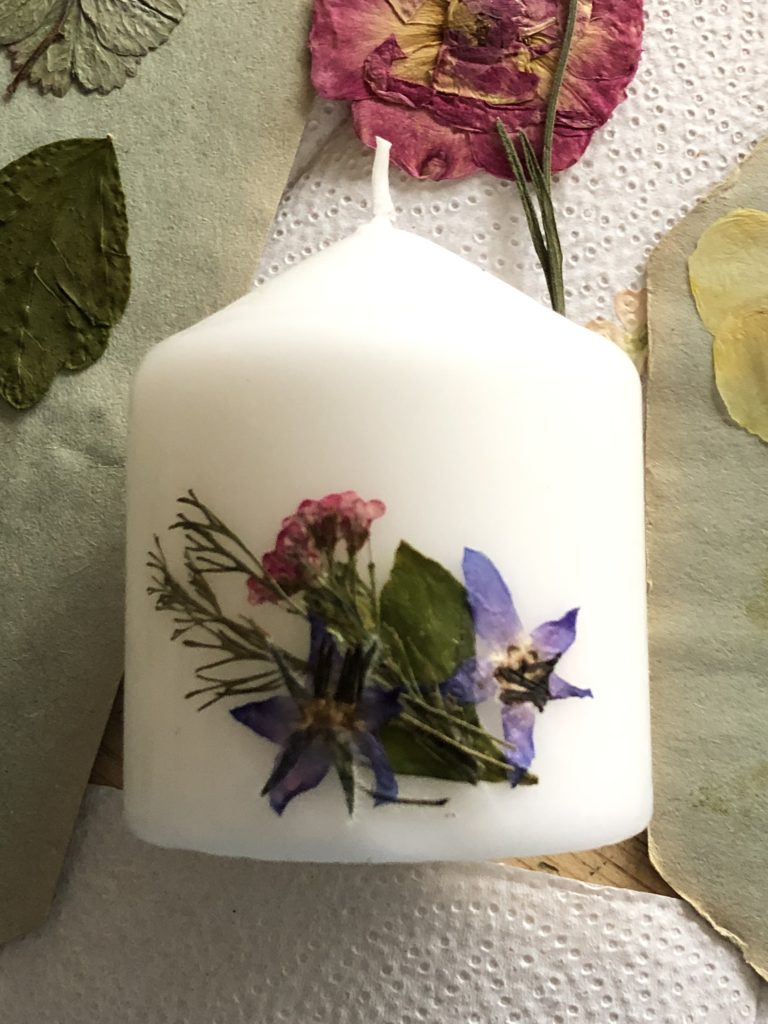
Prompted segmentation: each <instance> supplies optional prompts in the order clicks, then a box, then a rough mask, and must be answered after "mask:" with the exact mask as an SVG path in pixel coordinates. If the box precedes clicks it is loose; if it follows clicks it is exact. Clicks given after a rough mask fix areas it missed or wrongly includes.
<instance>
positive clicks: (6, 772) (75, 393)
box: [0, 0, 309, 940]
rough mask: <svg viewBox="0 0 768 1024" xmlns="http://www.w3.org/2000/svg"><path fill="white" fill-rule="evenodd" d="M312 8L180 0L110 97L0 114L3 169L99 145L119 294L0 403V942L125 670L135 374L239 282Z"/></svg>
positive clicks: (48, 848) (293, 122) (21, 99)
mask: <svg viewBox="0 0 768 1024" xmlns="http://www.w3.org/2000/svg"><path fill="white" fill-rule="evenodd" d="M308 7H309V4H308V2H307V0H289V2H285V3H282V4H280V5H278V6H277V7H275V6H274V5H272V4H269V3H267V0H204V2H198V3H195V4H192V5H190V10H189V12H188V14H187V16H186V17H185V18H184V20H183V21H182V23H181V24H180V25H179V26H178V28H177V29H176V30H175V31H174V33H173V36H172V37H171V39H170V40H169V41H168V42H167V43H166V44H165V45H164V46H163V47H161V48H160V49H159V50H158V51H157V52H156V53H154V54H153V55H152V57H151V59H147V60H146V61H145V62H144V63H143V65H142V68H141V73H140V74H139V75H138V76H137V77H136V79H135V80H132V81H129V82H128V83H127V84H126V85H125V87H124V88H123V89H121V90H119V91H117V92H115V93H113V94H111V95H110V96H108V97H104V98H101V97H94V96H87V95H84V94H82V93H81V92H78V91H77V90H76V89H71V90H70V91H69V93H68V94H67V95H66V96H65V97H64V98H63V99H57V98H55V97H53V96H41V95H40V94H39V93H38V92H37V91H36V90H34V89H32V88H30V87H28V86H23V87H21V88H20V89H19V90H18V92H17V94H16V96H15V97H14V99H13V101H12V102H11V103H9V104H8V105H7V107H6V108H5V109H4V110H3V111H2V123H3V130H2V140H1V141H0V166H2V165H4V164H6V163H8V162H10V161H11V160H14V159H16V158H18V157H20V156H21V155H22V154H23V153H26V152H28V151H29V150H31V149H33V148H35V147H37V146H40V145H42V144H45V143H49V142H54V141H56V140H57V139H64V138H70V137H77V136H82V135H87V136H94V137H97V136H101V137H103V136H106V135H108V134H110V135H112V136H113V139H114V145H115V149H116V151H117V154H118V158H119V160H120V168H121V174H122V179H123V186H124V189H125V193H126V200H127V208H128V217H129V222H130V243H129V247H130V253H131V257H132V260H133V292H132V296H131V301H130V303H129V305H128V309H127V311H126V314H125V317H124V319H123V320H122V322H121V323H120V324H119V326H118V327H117V328H116V329H115V331H114V332H113V335H112V339H111V342H110V345H109V348H108V350H107V352H106V354H105V355H104V357H103V358H102V359H101V360H100V362H99V363H98V364H97V365H95V366H93V367H92V368H91V369H89V370H87V371H86V372H84V373H82V374H77V375H71V376H70V375H67V376H66V377H62V376H59V377H58V378H57V379H56V381H55V382H54V384H53V386H52V388H51V392H50V393H49V394H48V395H47V396H46V398H45V399H44V400H43V401H42V402H41V403H40V405H39V406H37V407H36V408H35V409H33V410H31V411H29V412H26V413H17V412H15V411H14V410H12V409H10V408H8V407H3V408H2V409H0V479H2V482H3V483H2V497H1V498H0V579H2V590H1V593H2V596H1V597H0V623H1V625H0V640H1V642H0V775H1V776H2V779H3V783H2V793H1V795H0V940H3V939H8V938H10V937H11V936H13V935H16V934H19V933H21V932H23V931H25V930H26V929H28V928H31V927H33V926H34V925H36V924H37V923H39V922H40V921H41V920H42V919H43V918H44V917H45V914H46V912H47V909H48V906H49V902H50V899H51V896H52V893H53V889H54V885H55V881H56V878H57V875H58V871H59V868H60V864H61V860H62V857H63V854H64V849H65V846H66V843H67V840H68V838H69V835H70V832H71V828H72V823H73V821H74V818H75V814H76V811H77V807H78V805H79V802H80V798H81V795H82V792H83V787H84V786H85V782H86V779H87V777H88V772H89V769H90V766H91V763H92V761H93V756H94V754H95V751H96V748H97V747H98V743H99V738H100V736H101V732H102V730H103V727H104V722H105V720H106V717H107V713H108V710H109V706H110V703H111V701H112V697H113V696H114V692H115V689H116V687H117V683H118V681H119V678H120V675H121V672H122V615H123V600H122V586H123V584H122V579H123V512H122V490H123V465H122V462H123V447H124V434H125V415H126V402H127V396H128V386H129V379H130V375H131V372H132V371H133V369H134V367H135V366H136V364H137V362H138V360H139V358H140V356H141V355H142V354H143V353H144V352H145V351H146V349H147V348H148V347H149V346H150V345H151V344H152V343H153V342H155V341H158V340H160V339H161V338H163V337H164V336H166V335H168V334H171V333H173V332H175V331H178V330H179V329H181V328H183V327H185V326H187V325H189V324H192V323H194V322H195V321H197V320H199V319H201V318H202V317H204V316H206V315H207V314H209V313H211V312H213V311H214V310H215V309H217V308H218V307H220V306H223V305H225V304H226V303H228V302H230V301H231V300H233V299H235V298H237V297H238V296H239V295H241V294H242V293H243V292H244V291H245V290H246V289H247V287H248V283H249V276H250V274H251V272H252V268H253V267H254V265H255V263H256V260H257V257H258V253H259V250H260V248H261V245H262V241H263V239H264V237H265V234H266V231H267V229H268V226H269V223H270V220H271V217H272V214H273V212H274V207H275V205H276V203H277V201H278V199H279V196H280V193H281V191H282V187H283V185H284V183H285V179H286V177H287V174H288V170H289V168H290V163H291V160H292V158H293V155H294V150H295V145H296V143H297V141H298V138H299V135H300V132H301V128H302V124H303V120H304V103H305V98H306V90H307V86H306V75H307V73H306V68H305V65H304V50H305V46H306V32H307V24H308Z"/></svg>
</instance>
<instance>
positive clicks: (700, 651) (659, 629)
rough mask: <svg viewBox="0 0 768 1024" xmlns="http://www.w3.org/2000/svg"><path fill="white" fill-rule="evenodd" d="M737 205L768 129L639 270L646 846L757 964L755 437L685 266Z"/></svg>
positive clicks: (759, 574) (755, 179) (764, 867)
mask: <svg viewBox="0 0 768 1024" xmlns="http://www.w3.org/2000/svg"><path fill="white" fill-rule="evenodd" d="M740 206H741V207H755V208H757V209H763V210H768V141H765V142H763V143H762V144H761V145H760V146H758V148H757V150H756V151H755V152H754V153H753V155H752V156H751V157H750V158H749V159H748V160H747V161H746V162H745V163H744V164H742V166H741V168H740V169H739V170H737V171H736V172H735V173H734V174H733V175H732V176H731V177H730V178H729V179H728V180H727V181H726V182H725V183H724V184H723V185H721V186H720V187H719V188H718V189H716V190H715V191H714V192H713V193H712V194H711V195H710V196H709V197H708V198H707V199H705V200H704V202H703V203H701V204H700V205H699V206H697V207H696V208H695V209H694V210H693V212H692V213H690V214H689V215H688V216H687V217H686V218H685V219H684V220H683V221H682V222H681V223H680V224H679V225H678V226H677V227H676V228H674V229H673V230H672V231H671V232H670V234H669V235H668V236H667V237H666V238H665V239H664V240H663V241H662V242H661V244H660V245H659V246H658V248H657V249H656V251H655V253H654V254H653V256H652V258H651V261H650V264H649V270H648V299H649V329H650V344H651V348H650V361H649V383H648V502H649V557H650V576H651V592H650V625H651V657H652V674H653V712H654V761H655V776H656V777H655V788H656V812H655V816H654V821H653V826H652V829H651V850H652V856H653V859H654V862H655V863H656V866H657V867H658V869H659V870H660V872H661V873H662V875H663V876H664V877H665V878H666V879H667V881H668V882H669V883H670V884H671V885H672V886H673V887H674V888H675V889H676V890H677V891H678V892H679V893H680V894H681V895H682V896H684V897H685V898H686V899H687V900H689V901H690V902H691V903H692V904H693V905H694V906H695V907H696V908H697V909H698V910H699V911H700V912H701V913H702V914H704V916H705V917H707V918H708V919H709V920H710V921H711V922H712V923H713V924H714V925H715V927H716V928H717V929H718V930H719V931H721V932H722V933H723V934H725V935H727V936H728V937H729V938H731V939H733V941H734V942H736V943H737V944H738V945H739V946H740V947H741V948H742V950H743V952H744V955H745V957H746V959H747V960H748V962H749V963H751V964H752V965H753V966H754V967H755V968H756V969H757V970H758V971H759V972H760V973H761V974H762V975H763V976H764V977H768V838H767V837H768V615H764V614H761V613H760V611H759V610H760V609H761V608H762V609H764V608H765V607H766V606H768V605H767V604H766V602H765V594H766V579H768V445H766V444H764V443H763V442H761V441H760V440H758V438H756V437H752V436H750V435H749V434H747V433H745V432H744V431H743V430H741V429H740V428H739V427H738V426H737V425H736V424H735V423H733V422H732V421H731V420H730V419H729V418H728V416H727V414H726V412H725V410H724V409H723V407H722V405H721V402H720V399H719V397H718V395H717V392H716V389H715V386H714V379H713V368H712V336H711V334H710V333H709V332H708V331H707V329H706V327H705V326H704V324H703V323H702V322H701V320H700V318H699V315H698V313H697V311H696V307H695V305H694V301H693V298H692V296H691V292H690V286H689V280H688V257H689V256H690V254H691V253H692V252H693V250H694V249H695V247H696V244H697V242H698V239H699V237H700V236H701V234H702V232H703V231H704V230H705V229H706V228H707V227H708V226H709V225H710V224H712V223H713V222H714V221H715V220H717V219H718V218H719V217H721V216H723V215H724V214H726V213H727V212H728V211H730V210H732V209H734V208H737V207H740ZM766 273H768V268H766Z"/></svg>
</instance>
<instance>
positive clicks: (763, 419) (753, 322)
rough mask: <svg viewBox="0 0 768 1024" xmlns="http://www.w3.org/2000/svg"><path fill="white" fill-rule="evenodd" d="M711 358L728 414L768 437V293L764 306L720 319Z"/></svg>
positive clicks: (764, 438) (752, 430) (764, 439)
mask: <svg viewBox="0 0 768 1024" xmlns="http://www.w3.org/2000/svg"><path fill="white" fill-rule="evenodd" d="M714 358H715V381H716V383H717V389H718V391H719V392H720V394H721V396H722V399H723V401H724V402H725V407H726V409H727V410H728V414H729V415H730V417H731V418H732V419H733V420H735V421H736V423H738V424H739V426H741V427H743V428H744V429H745V430H748V431H749V433H750V434H756V435H757V436H758V437H759V438H761V439H762V440H763V441H768V296H766V308H764V309H755V310H751V311H750V312H747V313H735V314H731V315H730V316H727V317H725V319H724V320H722V321H721V323H720V326H719V328H718V331H717V334H716V335H715V346H714Z"/></svg>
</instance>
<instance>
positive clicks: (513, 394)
mask: <svg viewBox="0 0 768 1024" xmlns="http://www.w3.org/2000/svg"><path fill="white" fill-rule="evenodd" d="M641 422H642V419H641V392H640V384H639V380H638V378H637V374H636V372H635V370H634V368H633V366H632V364H631V362H630V361H629V359H628V358H627V357H626V356H625V355H624V354H623V353H621V352H620V351H619V350H618V349H617V348H615V347H614V346H613V345H612V344H611V343H610V342H609V341H607V340H606V339H604V338H602V337H600V336H598V335H596V334H593V333H591V332H589V331H587V330H584V329H582V328H580V327H577V326H575V325H573V324H570V323H569V322H567V321H566V320H564V319H563V318H561V317H558V316H556V315H555V314H553V313H551V312H550V311H549V310H546V309H544V308H543V307H541V306H539V305H538V304H537V303H535V302H533V301H532V300H530V299H528V298H527V297H525V296H524V295H522V294H521V293H519V292H517V291H515V290H514V289H512V288H510V287H509V286H507V285H506V284H504V283H502V282H501V281H499V280H498V279H496V278H494V277H492V276H491V275H489V274H487V273H484V272H483V271H480V270H479V269H477V268H476V267H473V266H471V265H470V264H468V263H466V262H465V261H463V260H461V259H459V258H458V257H456V256H454V255H453V254H451V253H449V252H447V251H446V250H443V249H441V248H440V247H438V246H436V245H433V244H432V243H430V242H427V241H425V240H423V239H420V238H418V237H416V236H414V235H411V234H408V233H406V232H403V231H399V230H397V229H396V228H393V227H392V226H391V225H390V224H389V223H388V222H387V221H386V220H384V219H381V218H380V219H376V220H374V221H373V222H372V223H371V224H369V225H367V226H366V227H364V228H362V229H360V230H359V231H358V232H357V233H356V234H355V235H353V236H351V237H350V238H348V239H346V240H345V241H343V242H341V243H339V244H338V245H336V246H334V247H333V248H331V249H329V250H327V251H326V252H324V253H322V254H320V255H318V256H315V257H312V258H310V259H308V260H306V261H305V262H304V263H302V264H301V265H299V266H298V267H296V268H295V269H293V270H290V271H289V272H287V273H285V274H284V275H282V276H281V277H278V278H276V279H274V280H273V281H271V282H270V283H268V284H267V285H265V286H264V287H262V288H261V289H260V290H258V291H257V292H255V293H253V294H251V295H248V296H246V297H245V298H243V299H241V300H240V301H239V302H237V303H235V304H234V305H232V306H230V307H229V308H228V309H225V310H223V311H222V312H220V313H218V314H216V315H215V316H213V317H211V318H210V319H209V320H207V321H205V322H203V323H201V324H198V325H197V326H195V327H193V328H191V329H190V330H188V331H185V332H183V333H182V334H180V335H177V336H176V337H174V338H171V339H169V340H168V341H166V342H164V343H162V344H160V345H158V346H157V347H155V348H154V349H153V350H152V352H151V353H150V355H149V356H148V358H147V359H146V360H145V362H144V364H143V366H142V367H141V369H140V371H139V373H138V377H137V380H136V385H135V391H134V397H133V408H132V419H131V430H130V451H129V508H128V514H129V537H128V636H127V675H126V752H125V758H126V806H127V814H128V819H129V823H130V825H131V827H132V828H133V829H134V831H135V832H136V833H137V834H138V835H139V836H141V837H143V838H145V839H147V840H150V841H152V842H156V843H160V844H163V845H168V846H178V847H191V848H195V849H200V850H205V851H209V852H213V853H221V854H229V855H236V856H251V857H259V858H264V859H280V860H290V859H295V860H320V861H336V860H338V861H346V860H349V861H356V860H363V861H365V860H371V861H388V860H392V861H409V860H438V859H449V860H460V859H472V858H497V857H503V856H513V855H517V856H526V855H531V854H537V853H542V854H543V853H555V852H559V851H563V850H574V849H584V848H591V847H595V846H599V845H602V844H605V843H609V842H614V841H618V840H620V839H622V838H625V837H627V836H629V835H632V834H634V833H636V832H637V831H639V830H640V829H642V828H643V827H644V826H645V825H646V823H647V821H648V819H649V817H650V811H651V782H650V739H649V713H648V674H647V652H646V646H647V645H646V629H645V565H644V519H643V469H642V465H643V463H642V429H641ZM190 487H191V488H193V489H194V490H195V491H196V493H197V495H198V497H199V498H200V499H201V500H202V501H204V502H206V503H207V504H209V505H210V506H211V507H212V508H214V510H215V511H216V513H217V514H218V515H219V516H220V517H221V518H222V519H223V520H224V521H225V522H227V524H228V525H229V526H230V527H231V528H232V529H233V530H235V532H237V533H238V534H239V535H240V536H241V537H243V539H244V540H245V541H246V543H248V545H249V547H250V548H251V549H252V550H254V551H256V552H257V553H259V552H262V551H265V550H268V549H269V548H271V547H272V546H273V544H274V540H275V535H276V532H277V528H278V526H279V523H280V520H281V519H282V518H283V517H284V516H285V515H287V514H289V513H290V512H292V511H293V510H294V509H295V508H296V506H297V505H298V503H299V502H300V501H301V500H302V499H304V498H317V497H321V496H322V495H324V494H327V493H330V492H335V491H342V490H346V489H350V490H356V491H358V492H359V493H360V494H361V495H362V496H363V497H365V498H380V499H382V500H383V501H385V502H386V504H387V508H388V511H387V514H386V516H385V517H384V518H383V519H381V520H380V521H379V522H377V523H376V524H375V527H374V534H373V537H374V545H375V557H376V561H377V566H378V569H379V573H380V579H384V578H385V575H386V573H387V572H388V569H389V566H390V565H391V561H392V556H393V553H394V550H395V548H396V546H397V544H398V542H399V541H400V540H401V539H406V540H407V541H408V542H409V543H411V544H413V545H414V546H415V547H417V548H419V549H420V550H421V551H423V552H424V553H425V554H427V555H429V556H431V557H433V558H435V559H437V560H438V561H440V562H441V563H443V564H444V565H445V566H446V567H448V568H449V569H450V570H452V571H453V572H455V573H456V575H457V576H459V577H460V576H461V572H460V565H461V556H462V551H463V548H464V547H465V546H469V547H474V548H478V549H480V550H482V551H484V552H485V553H486V554H487V555H488V556H489V557H490V558H492V559H493V560H494V562H495V563H496V564H497V565H498V567H499V569H500V571H501V572H502V574H503V576H504V577H505V579H506V580H507V582H508V583H509V586H510V588H511V590H512V593H513V596H514V598H515V602H516V604H517V608H518V611H519V613H520V615H521V618H522V620H523V623H524V625H525V626H526V627H528V628H533V627H535V626H536V625H538V624H539V623H541V622H543V621H545V620H547V619H552V618H557V617H559V616H560V615H562V614H563V613H564V612H565V611H566V610H568V609H569V608H572V607H574V606H578V607H580V609H581V612H580V616H579V621H578V637H577V641H576V643H575V644H574V645H573V647H572V648H571V649H570V650H569V651H568V652H567V654H566V655H565V656H564V658H563V659H562V661H561V662H560V665H559V668H558V671H559V673H560V674H561V675H563V676H564V677H565V678H566V679H568V681H569V682H572V683H573V684H574V685H577V686H581V687H590V688H591V689H592V690H593V692H594V699H593V700H588V699H585V700H578V699H570V700H565V701H557V702H551V703H550V704H549V705H548V706H547V708H546V711H545V713H544V714H542V715H538V716H537V721H536V728H535V738H536V746H537V754H536V759H535V762H534V764H533V766H532V767H533V770H534V771H535V772H536V773H537V774H538V776H539V778H540V782H539V785H537V786H534V787H519V788H517V789H515V790H512V789H511V788H509V787H508V786H506V785H505V784H489V783H483V784H480V785H478V786H477V787H471V786H468V785H463V784H456V783H447V782H443V781H440V780H426V779H409V778H407V777H403V776H401V777H400V783H401V795H402V796H405V797H414V798H421V797H432V798H434V797H442V796H448V797H449V798H450V799H449V802H448V804H447V805H446V806H445V807H442V808H425V807H412V806H405V805H391V806H384V807H378V808H374V807H373V806H372V803H371V802H370V801H369V800H367V798H365V797H364V796H362V795H361V797H360V799H359V801H358V808H357V810H356V813H355V816H354V818H353V819H350V818H349V817H348V815H347V812H346V808H345V805H344V800H343V798H342V794H341V789H340V786H339V783H338V781H337V779H336V777H335V776H333V775H329V777H328V778H326V780H325V781H324V782H323V783H322V784H321V785H320V786H319V787H318V788H317V789H316V790H314V791H312V792H310V793H307V794H304V795H302V796H300V797H298V798H297V799H296V800H295V801H294V802H293V803H292V804H291V805H290V806H289V807H288V809H287V810H286V812H285V814H284V815H283V817H282V818H278V817H277V815H275V814H274V812H273V811H272V810H271V809H270V807H269V805H268V803H267V801H266V800H265V799H264V798H262V797H260V796H259V792H260V790H261V787H262V785H263V783H264V781H265V780H266V778H267V775H268V774H269V771H270V768H271V765H272V763H273V760H274V757H275V753H276V748H275V747H274V746H273V745H272V744H270V743H269V742H268V741H266V740H264V739H262V738H260V737H258V736H256V735H255V734H254V733H252V732H251V731H250V730H248V729H246V728H245V727H244V726H242V725H240V724H239V723H237V722H236V721H235V720H234V719H233V718H232V717H231V716H230V715H229V714H228V713H227V710H228V708H229V707H231V706H236V705H237V704H242V703H244V700H243V698H242V697H241V698H239V699H237V698H235V699H232V700H231V701H227V702H222V703H220V704H218V705H216V706H215V707H213V708H211V709H209V710H207V711H203V712H198V711H197V710H196V706H195V704H194V702H190V701H185V699H184V694H185V693H186V692H187V691H188V690H190V689H192V688H193V687H194V685H195V680H194V669H195V667H196V666H197V665H198V664H199V654H200V652H195V651H191V650H188V649H185V648H184V647H182V646H181V645H180V644H178V643H171V642H170V640H169V636H170V632H171V629H172V622H171V616H170V615H169V614H168V613H161V612H158V611H155V610H154V608H153V601H152V599H151V598H150V597H149V596H148V595H147V594H146V586H147V583H148V570H147V569H146V568H145V561H146V558H145V554H146V551H147V550H148V548H149V547H150V546H151V542H152V536H153V534H155V533H158V534H160V535H161V537H163V542H164V546H165V549H166V552H167V553H168V554H169V556H170V558H171V561H172V563H174V561H175V565H176V566H177V567H180V560H179V548H178V541H179V539H180V538H179V537H178V534H177V533H174V534H170V535H169V534H167V533H165V528H166V526H167V525H168V524H169V523H170V522H171V521H172V519H173V517H174V515H175V512H176V505H175V502H176V499H177V498H178V497H179V496H181V495H182V494H184V493H185V492H186V491H187V490H188V489H189V488H190ZM243 611H244V612H254V611H255V614H256V617H257V618H259V617H260V616H261V612H260V611H259V610H258V609H256V610H254V609H252V608H250V607H248V606H245V605H244V607H243ZM268 615H269V625H270V627H271V626H272V625H273V624H275V616H276V613H275V611H274V610H273V609H270V610H269V611H268ZM261 621H263V622H264V623H265V624H266V623H267V619H266V617H261ZM277 628H278V629H279V628H280V624H278V626H277ZM480 710H481V715H482V716H483V720H484V722H485V724H486V725H487V726H488V727H489V728H490V729H491V730H492V731H493V732H494V733H496V734H499V732H500V723H499V717H498V716H499V709H498V705H494V704H491V703H488V704H485V705H482V706H481V708H480Z"/></svg>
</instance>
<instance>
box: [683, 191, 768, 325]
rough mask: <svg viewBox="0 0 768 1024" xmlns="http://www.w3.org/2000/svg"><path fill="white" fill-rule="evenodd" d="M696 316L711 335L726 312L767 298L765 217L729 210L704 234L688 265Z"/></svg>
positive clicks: (767, 222) (767, 217) (767, 230)
mask: <svg viewBox="0 0 768 1024" xmlns="http://www.w3.org/2000/svg"><path fill="white" fill-rule="evenodd" d="M688 273H689V276H690V281H691V291H692V292H693V297H694V299H695V300H696V308H697V309H698V311H699V316H700V317H701V319H702V320H703V321H704V323H705V324H706V326H707V328H708V330H709V331H710V332H711V333H712V334H717V332H718V328H719V327H720V324H721V323H722V321H723V320H724V319H725V317H726V316H728V315H729V314H730V313H737V312H739V311H743V310H749V309H758V308H760V307H761V306H764V305H766V300H767V299H768V213H764V212H763V211H762V210H752V209H737V210H732V211H731V212H730V213H728V214H726V215H725V217H721V218H720V219H719V220H717V221H715V223H714V224H712V225H711V226H710V227H708V228H707V230H706V231H705V232H704V233H703V235H702V236H701V238H700V239H699V241H698V244H697V245H696V249H695V250H694V252H693V254H692V255H691V256H690V258H689V260H688Z"/></svg>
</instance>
